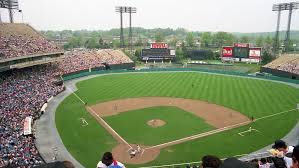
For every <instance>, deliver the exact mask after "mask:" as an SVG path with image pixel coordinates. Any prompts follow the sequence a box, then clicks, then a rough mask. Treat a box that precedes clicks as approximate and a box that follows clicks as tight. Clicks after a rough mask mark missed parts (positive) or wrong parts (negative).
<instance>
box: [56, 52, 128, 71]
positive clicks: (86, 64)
mask: <svg viewBox="0 0 299 168" xmlns="http://www.w3.org/2000/svg"><path fill="white" fill-rule="evenodd" d="M125 63H133V61H132V60H131V59H130V58H129V57H128V56H126V55H125V54H124V53H123V52H122V51H120V50H112V49H104V50H95V49H90V50H88V49H83V50H75V51H71V52H67V53H66V54H65V58H64V60H63V61H61V62H60V63H59V67H60V69H61V70H62V71H63V74H71V73H74V72H79V71H83V70H89V69H93V68H99V69H104V67H105V65H104V64H108V65H116V64H125Z"/></svg>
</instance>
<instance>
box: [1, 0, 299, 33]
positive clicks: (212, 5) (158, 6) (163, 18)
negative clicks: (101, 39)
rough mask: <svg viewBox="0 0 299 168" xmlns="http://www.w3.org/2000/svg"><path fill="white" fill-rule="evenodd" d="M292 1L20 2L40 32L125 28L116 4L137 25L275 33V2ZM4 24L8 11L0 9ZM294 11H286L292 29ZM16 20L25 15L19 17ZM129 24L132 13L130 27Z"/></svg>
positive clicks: (298, 16)
mask: <svg viewBox="0 0 299 168" xmlns="http://www.w3.org/2000/svg"><path fill="white" fill-rule="evenodd" d="M282 2H292V1H287V0H176V1H175V0H19V6H20V9H22V11H23V12H22V13H23V19H24V22H26V23H29V24H30V25H32V26H33V27H34V28H36V29H38V30H64V29H69V30H80V29H87V30H99V29H101V30H109V29H111V28H118V27H119V26H120V16H119V14H117V13H116V12H115V6H133V7H136V8H137V13H136V14H134V15H133V17H132V19H133V26H134V27H143V28H168V27H169V28H179V27H180V28H185V29H187V30H190V31H212V32H216V31H226V32H270V31H275V29H276V19H277V14H276V13H275V12H272V5H273V4H275V3H282ZM0 12H1V17H2V20H3V21H6V22H7V21H8V12H7V10H5V9H0ZM287 17H288V12H287V11H285V12H283V13H282V18H281V19H282V21H281V29H282V30H284V29H286V25H287ZM292 17H293V19H292V22H293V23H292V25H291V29H293V30H299V10H297V11H294V12H293V15H292ZM15 20H16V22H22V14H21V13H18V12H16V13H15ZM128 25H129V18H128V15H125V16H124V26H125V27H127V26H128Z"/></svg>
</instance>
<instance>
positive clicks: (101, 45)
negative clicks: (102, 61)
mask: <svg viewBox="0 0 299 168" xmlns="http://www.w3.org/2000/svg"><path fill="white" fill-rule="evenodd" d="M99 45H100V48H103V46H104V40H103V39H102V37H100V39H99Z"/></svg>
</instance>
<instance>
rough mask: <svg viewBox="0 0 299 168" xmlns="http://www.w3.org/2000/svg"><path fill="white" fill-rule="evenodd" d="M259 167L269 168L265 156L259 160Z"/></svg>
mask: <svg viewBox="0 0 299 168" xmlns="http://www.w3.org/2000/svg"><path fill="white" fill-rule="evenodd" d="M259 168H270V164H269V163H268V162H267V160H266V159H265V158H262V159H261V160H260V161H259Z"/></svg>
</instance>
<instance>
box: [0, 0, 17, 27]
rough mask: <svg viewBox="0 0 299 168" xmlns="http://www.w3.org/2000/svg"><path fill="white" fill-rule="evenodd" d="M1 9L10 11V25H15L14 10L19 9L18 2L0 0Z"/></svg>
mask: <svg viewBox="0 0 299 168" xmlns="http://www.w3.org/2000/svg"><path fill="white" fill-rule="evenodd" d="M0 8H5V9H8V12H9V20H10V23H13V22H14V18H13V10H16V9H19V3H18V0H0Z"/></svg>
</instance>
